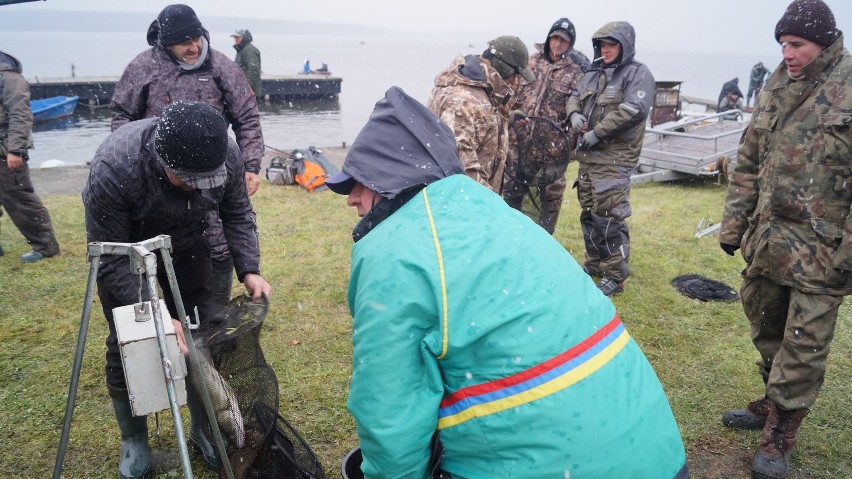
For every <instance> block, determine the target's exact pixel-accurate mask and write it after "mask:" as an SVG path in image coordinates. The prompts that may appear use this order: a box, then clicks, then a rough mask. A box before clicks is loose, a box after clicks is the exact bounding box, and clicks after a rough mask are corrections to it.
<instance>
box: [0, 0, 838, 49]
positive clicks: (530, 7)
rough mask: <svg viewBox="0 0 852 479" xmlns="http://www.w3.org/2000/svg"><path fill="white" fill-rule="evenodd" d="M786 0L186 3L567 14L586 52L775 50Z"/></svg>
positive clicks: (433, 27) (523, 32)
mask: <svg viewBox="0 0 852 479" xmlns="http://www.w3.org/2000/svg"><path fill="white" fill-rule="evenodd" d="M825 1H826V3H827V4H828V5H829V7H831V9H832V10H833V12H834V16H835V18H836V19H837V23H838V27H839V28H840V29H841V30H842V31H843V32H844V34H845V35H846V37H847V38H846V46H847V48H848V47H849V46H852V40H849V38H852V37H849V35H850V32H852V1H850V0H825ZM170 3H174V1H160V0H142V1H119V2H105V1H104V0H47V1H44V2H35V3H25V4H20V5H12V6H7V7H3V8H4V9H16V10H28V11H33V12H34V13H37V12H38V11H43V10H44V9H50V10H75V11H90V10H99V11H104V10H109V11H126V12H150V13H151V17H152V19H153V18H154V17H156V14H157V13H158V12H159V11H160V10H161V9H162V8H163V7H164V6H166V5H168V4H170ZM788 4H789V1H788V0H679V1H677V0H604V1H596V0H589V1H567V0H562V1H554V0H523V1H511V2H510V1H499V0H498V1H495V0H422V1H405V0H360V1H359V0H299V1H290V0H203V1H194V2H189V3H188V5H190V6H192V7H193V8H194V9H195V11H196V12H197V13H198V15H199V17H200V18H201V21H202V22H203V21H204V18H205V17H207V16H222V17H242V18H269V19H282V20H297V21H308V22H329V23H343V24H356V25H377V26H383V27H388V28H392V29H395V30H399V31H401V32H407V31H411V32H418V33H419V32H434V33H435V34H441V33H445V32H453V31H456V32H482V34H483V36H489V37H490V36H496V35H503V34H515V35H518V36H520V37H521V38H523V39H524V40H525V41H527V42H539V41H543V40H544V36H545V35H546V33H547V30H548V28H549V27H550V25H551V24H552V23H553V22H554V21H555V20H556V19H557V18H559V17H562V16H567V17H568V18H570V19H571V21H572V22H574V24H575V25H576V27H577V34H578V46H579V47H580V48H581V49H582V50H586V51H588V50H591V48H590V44H591V40H590V38H591V35H592V34H593V33H594V32H595V30H597V29H598V28H599V27H600V26H602V25H603V24H605V23H606V22H609V21H613V20H626V21H628V22H630V23H631V24H633V26H634V27H635V28H636V36H637V49H639V50H642V49H646V48H647V49H653V50H685V51H696V52H701V51H720V52H728V51H731V52H743V51H746V50H748V51H751V52H755V53H776V54H778V59H779V60H780V49H779V48H778V46H777V43H775V40H774V36H773V32H774V28H775V23H776V22H777V21H778V19H779V18H780V17H781V15H782V14H783V13H784V9H785V8H786V7H787V5H788Z"/></svg>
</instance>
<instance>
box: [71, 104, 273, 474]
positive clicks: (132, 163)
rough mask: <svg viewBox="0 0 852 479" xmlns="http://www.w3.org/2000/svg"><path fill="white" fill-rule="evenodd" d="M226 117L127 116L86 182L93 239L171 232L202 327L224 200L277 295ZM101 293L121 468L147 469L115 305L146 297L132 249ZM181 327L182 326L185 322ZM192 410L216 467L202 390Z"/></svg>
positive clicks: (198, 109) (246, 276) (239, 245)
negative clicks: (213, 223) (213, 225)
mask: <svg viewBox="0 0 852 479" xmlns="http://www.w3.org/2000/svg"><path fill="white" fill-rule="evenodd" d="M227 128H228V127H227V124H226V123H225V121H224V119H223V118H222V117H221V116H220V115H219V114H218V113H217V112H216V110H215V109H213V107H211V106H209V105H207V104H205V103H200V102H175V103H172V104H171V105H169V106H168V107H166V109H165V110H164V111H163V115H162V116H161V117H160V118H148V119H143V120H139V121H135V122H131V123H128V124H126V125H124V126H123V127H121V128H119V129H118V130H116V131H115V132H113V133H112V134H111V135H110V136H109V137H107V138H106V139H105V140H104V142H103V143H102V144H101V146H100V147H99V148H98V150H97V152H96V153H95V157H94V159H93V160H92V165H91V168H90V172H89V179H88V181H87V182H86V186H85V188H84V189H83V204H84V206H85V210H86V211H85V213H86V236H87V239H88V241H90V242H91V241H101V242H116V243H134V242H138V241H144V240H147V239H150V238H153V237H156V236H158V235H161V234H165V235H169V236H171V241H172V251H171V253H170V254H171V255H172V262H173V266H174V272H175V277H176V279H177V284H178V288H179V289H180V295H181V299H182V301H183V303H184V306H185V308H186V311H187V313H189V314H192V313H191V312H192V311H193V310H194V309H195V308H196V307H197V308H198V316H199V317H198V319H199V320H200V321H201V324H202V327H203V326H204V325H205V324H206V323H207V322H208V321H210V319H211V318H212V317H213V315H214V314H215V312H216V308H215V307H214V304H213V295H212V293H211V291H210V281H211V268H210V260H209V257H210V253H209V250H208V248H207V246H206V245H205V244H204V240H203V238H202V231H203V228H204V223H203V220H204V218H205V216H206V215H207V213H208V212H209V211H210V210H213V209H218V210H219V214H220V216H221V218H222V224H223V229H224V234H225V237H226V238H227V244H228V246H229V247H230V250H231V253H232V255H233V257H234V265H235V266H236V269H237V276H238V278H239V280H240V281H241V282H243V283H244V285H245V288H246V290H247V291H248V292H249V293H251V294H252V296H253V297H254V298H259V297H260V296H261V295H266V296H269V293H270V292H271V287H270V286H269V284H268V283H267V282H266V280H264V279H263V277H261V276H260V249H259V242H258V235H257V228H256V225H255V215H254V212H253V210H252V205H251V202H250V201H249V198H248V195H247V194H246V187H245V181H244V177H245V176H244V170H243V168H244V165H243V162H242V159H241V158H240V152H239V149H238V147H237V145H236V143H234V142H233V140H231V139H230V138H228V133H227ZM159 263H160V264H159V266H158V267H157V274H158V280H159V284H160V287H161V288H162V289H163V292H164V294H163V300H164V301H165V302H166V305H167V307H168V310H169V313H171V317H172V318H177V317H178V315H177V310H176V307H175V304H174V300H173V296H172V293H171V286H170V284H169V281H168V280H167V278H166V275H165V270H164V268H163V265H162V261H161V260H159ZM97 280H98V297H99V298H100V300H101V305H102V307H103V312H104V315H105V316H106V318H107V321H108V323H109V331H110V333H109V336H108V337H107V340H106V346H107V353H106V381H107V389H108V391H109V395H110V397H111V398H112V403H113V407H114V408H115V415H116V419H117V420H118V424H119V429H120V430H121V438H122V441H121V456H120V457H121V459H120V462H119V476H120V477H121V478H128V479H129V478H134V479H135V478H143V477H148V475H149V473H150V471H151V463H150V457H149V452H148V427H147V422H146V418H145V417H144V416H139V417H135V416H132V413H131V408H130V403H129V397H128V392H127V386H126V383H125V376H124V368H123V365H122V359H121V356H120V354H119V348H118V342H117V337H116V329H115V324H114V322H113V309H114V308H116V307H118V306H125V305H128V304H134V303H137V302H138V301H139V291H138V288H139V287H140V286H139V282H138V277H137V276H136V275H134V274H133V272H132V271H131V269H130V268H128V263H127V258H124V257H120V256H107V257H104V258H103V259H102V260H101V263H100V269H99V270H98V278H97ZM175 322H176V324H175V329H176V331H179V332H180V333H179V336H181V335H182V328H181V324H180V322H177V321H175ZM187 406H188V407H189V412H190V414H191V417H192V425H191V428H190V433H189V440H190V442H191V443H192V444H193V445H194V446H195V447H196V448H197V449H199V450H200V451H201V453H202V454H203V456H204V459H205V461H206V463H207V464H208V465H209V466H210V467H212V468H217V467H218V462H217V457H216V454H215V452H214V450H213V446H212V444H210V442H209V441H207V440H206V439H205V436H204V435H203V434H202V433H201V428H202V427H203V426H204V424H205V421H206V419H205V414H204V412H203V406H202V405H201V402H200V397H199V396H198V394H197V393H193V392H191V391H190V393H189V394H188V395H187Z"/></svg>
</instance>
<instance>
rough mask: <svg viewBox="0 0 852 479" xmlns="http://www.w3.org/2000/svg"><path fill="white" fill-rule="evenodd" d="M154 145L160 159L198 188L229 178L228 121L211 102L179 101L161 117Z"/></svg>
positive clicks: (214, 185)
mask: <svg viewBox="0 0 852 479" xmlns="http://www.w3.org/2000/svg"><path fill="white" fill-rule="evenodd" d="M154 146H155V148H156V150H157V157H158V158H159V161H160V163H161V164H162V165H163V166H165V167H166V168H168V169H169V170H171V171H172V172H174V173H175V174H176V175H177V176H178V177H179V178H180V179H181V180H183V181H184V182H185V183H187V184H189V185H190V186H193V187H195V188H198V189H207V188H215V187H217V186H220V185H221V184H222V183H224V182H225V179H226V178H227V170H226V167H225V159H226V158H227V155H228V124H227V123H226V122H225V119H224V118H222V115H220V114H219V112H218V111H216V109H215V108H213V107H212V106H210V105H208V104H207V103H201V102H190V101H177V102H174V103H172V104H170V105H169V106H167V107H166V108H165V109H164V110H163V114H162V116H160V119H159V121H157V132H156V135H155V137H154Z"/></svg>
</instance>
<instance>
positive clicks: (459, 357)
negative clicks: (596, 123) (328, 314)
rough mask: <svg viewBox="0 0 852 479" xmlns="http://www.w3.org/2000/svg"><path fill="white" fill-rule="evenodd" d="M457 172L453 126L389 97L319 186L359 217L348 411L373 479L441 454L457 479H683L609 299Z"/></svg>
mask: <svg viewBox="0 0 852 479" xmlns="http://www.w3.org/2000/svg"><path fill="white" fill-rule="evenodd" d="M400 152H402V153H401V154H400ZM462 173H463V170H462V163H461V161H460V159H459V157H458V153H457V151H456V147H455V142H454V139H453V133H452V131H451V130H450V129H449V128H448V127H447V125H445V124H444V123H442V122H440V121H438V118H437V117H436V116H435V115H434V114H432V113H431V112H430V111H429V110H427V109H426V108H425V107H424V106H423V105H421V104H420V103H418V102H417V101H416V100H414V99H412V98H411V97H410V96H408V95H406V94H405V92H403V91H402V90H400V89H399V88H397V87H392V88H391V89H390V90H388V92H387V93H386V94H385V97H384V99H382V100H380V101H379V102H378V103H376V108H375V109H374V110H373V113H372V115H371V116H370V120H369V122H368V123H367V124H366V125H365V126H364V128H363V129H362V130H361V132H360V133H359V134H358V137H357V138H356V139H355V141H354V142H353V143H352V148H351V149H350V150H349V153H348V154H347V156H346V160H345V161H344V163H343V168H342V172H341V173H338V174H335V175H333V176H332V177H331V178H329V179H328V180H327V182H326V184H327V185H328V186H329V188H331V190H332V191H334V192H336V193H339V194H348V195H349V196H348V198H347V204H348V205H349V206H352V207H354V208H356V209H357V211H358V215H359V216H361V220H360V221H359V222H358V224H357V226H356V227H355V230H354V231H353V238H354V239H355V241H356V243H355V245H354V246H353V247H352V261H351V264H352V271H351V275H350V278H349V291H348V299H349V309H350V312H351V313H352V320H353V326H352V347H353V357H352V380H351V382H350V389H349V398H348V400H347V407H348V409H349V411H350V412H351V413H352V415H353V417H354V418H355V423H356V426H357V429H358V439H359V442H360V446H361V452H362V454H361V455H362V457H363V462H362V463H361V464H360V469H361V471H362V472H363V473H364V476H365V477H366V478H367V479H374V478H380V477H381V478H389V477H394V478H397V477H412V478H415V477H416V478H424V477H437V476H433V475H432V473H433V472H434V471H433V470H431V469H429V468H430V466H432V465H434V464H435V463H436V462H439V464H438V465H437V466H436V467H439V468H440V469H441V470H443V471H445V472H446V473H449V477H452V478H454V479H485V478H525V479H539V478H542V479H544V478H554V477H569V476H570V477H594V478H610V477H629V478H633V479H660V478H664V479H671V478H677V479H686V477H687V470H686V469H687V468H686V457H685V452H684V448H683V444H682V441H681V438H680V433H679V431H678V428H677V424H676V423H675V420H674V417H673V415H672V412H671V408H670V407H669V404H668V400H667V399H666V396H665V393H664V391H663V388H662V387H661V385H660V382H659V380H658V379H657V377H656V374H655V373H654V370H653V368H652V367H651V364H650V363H649V362H648V360H647V359H646V358H645V356H644V355H643V354H642V352H641V351H640V349H639V346H638V345H637V344H636V342H635V341H634V340H633V339H631V338H630V335H629V334H628V333H627V331H626V330H625V328H624V325H623V324H622V323H621V321H620V320H619V319H618V315H617V314H616V312H615V307H614V306H613V304H612V302H610V301H609V300H608V299H607V298H606V297H604V296H603V295H602V294H601V293H600V292H599V291H598V290H597V288H595V285H594V283H593V282H592V281H591V280H590V279H589V278H588V276H586V275H585V274H584V273H583V272H582V270H581V269H580V267H579V265H578V264H577V262H576V261H574V259H573V258H572V257H571V255H570V254H569V253H568V252H567V251H566V250H565V248H564V247H562V245H561V244H559V243H558V242H557V241H555V240H554V239H553V237H552V236H551V235H550V234H548V233H547V232H546V231H544V229H542V228H539V227H538V226H536V225H535V223H533V222H532V221H531V220H530V219H529V218H528V217H526V216H524V215H523V214H522V213H520V212H519V211H517V210H515V209H513V208H511V207H510V206H509V205H507V204H506V202H505V201H503V200H502V199H501V198H500V197H499V196H497V195H494V194H493V193H491V192H490V191H488V190H487V189H486V187H485V186H484V185H480V184H478V183H476V182H475V181H473V180H472V179H471V178H468V177H467V176H465V175H464V174H462ZM401 239H404V240H401ZM483 244H486V245H488V247H486V248H483V247H482V245H483ZM436 436H437V437H438V438H439V441H440V443H441V444H442V445H443V454H433V452H432V451H433V450H438V449H439V448H437V447H436V448H434V449H433V447H432V446H433V445H434V444H435V443H437V442H438V441H435V440H433V438H435V437H436ZM433 455H434V456H437V457H433ZM438 459H440V460H438ZM441 477H446V476H441Z"/></svg>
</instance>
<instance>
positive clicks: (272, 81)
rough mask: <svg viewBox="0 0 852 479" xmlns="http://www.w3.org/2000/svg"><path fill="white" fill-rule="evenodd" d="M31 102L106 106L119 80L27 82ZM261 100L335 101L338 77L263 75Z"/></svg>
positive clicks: (338, 87) (42, 80)
mask: <svg viewBox="0 0 852 479" xmlns="http://www.w3.org/2000/svg"><path fill="white" fill-rule="evenodd" d="M27 81H29V84H30V93H31V95H32V99H33V100H37V99H40V98H48V97H52V96H78V97H80V99H79V101H78V104H79V105H83V106H98V105H108V104H109V102H110V99H111V98H112V94H113V92H114V91H115V85H116V83H118V77H68V78H29V79H27ZM261 81H262V82H263V94H264V95H263V96H264V97H265V98H267V99H269V100H271V101H280V100H305V99H312V98H336V97H337V95H338V94H339V93H340V84H341V82H342V81H343V80H342V79H341V78H340V77H334V76H327V75H319V74H309V75H264V76H263V77H262V78H261Z"/></svg>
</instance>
